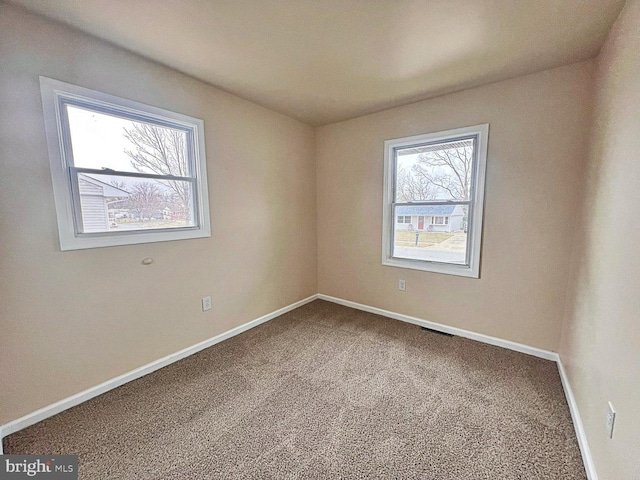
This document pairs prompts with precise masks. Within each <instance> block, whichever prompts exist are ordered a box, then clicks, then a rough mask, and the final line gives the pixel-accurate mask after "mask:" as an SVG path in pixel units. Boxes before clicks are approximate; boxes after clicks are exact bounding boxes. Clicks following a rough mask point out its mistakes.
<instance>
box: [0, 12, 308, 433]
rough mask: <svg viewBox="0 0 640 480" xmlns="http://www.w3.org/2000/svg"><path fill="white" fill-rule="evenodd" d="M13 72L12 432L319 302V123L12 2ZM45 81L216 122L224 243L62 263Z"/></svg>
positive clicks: (8, 104) (8, 88)
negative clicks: (182, 352) (36, 415)
mask: <svg viewBox="0 0 640 480" xmlns="http://www.w3.org/2000/svg"><path fill="white" fill-rule="evenodd" d="M0 61H1V66H0V205H1V207H0V208H1V212H2V213H1V214H0V249H1V250H0V271H1V272H2V273H1V275H0V424H1V423H5V422H7V421H10V420H13V419H15V418H17V417H19V416H21V415H23V414H26V413H29V412H32V411H34V410H35V409H37V408H39V407H42V406H45V405H48V404H50V403H52V402H54V401H56V400H59V399H61V398H64V397H66V396H69V395H71V394H74V393H77V392H79V391H81V390H83V389H86V388H88V387H91V386H94V385H96V384H98V383H100V382H102V381H104V380H107V379H109V378H111V377H113V376H116V375H118V374H121V373H123V372H126V371H129V370H132V369H134V368H136V367H139V366H141V365H143V364H145V363H148V362H150V361H153V360H156V359H158V358H160V357H163V356H164V355H167V354H169V353H173V352H175V351H177V350H179V349H181V348H184V347H187V346H190V345H193V344H195V343H197V342H199V341H201V340H204V339H207V338H210V337H212V336H214V335H216V334H218V333H220V332H223V331H226V330H228V329H230V328H232V327H234V326H237V325H240V324H242V323H245V322H247V321H249V320H253V319H255V318H257V317H259V316H261V315H264V314H266V313H269V312H272V311H274V310H276V309H278V308H280V307H283V306H285V305H288V304H291V303H293V302H295V301H297V300H300V299H302V298H305V297H307V296H309V295H312V294H314V293H316V292H317V285H316V221H315V198H314V195H313V193H311V194H310V193H309V192H314V191H315V167H314V158H313V148H314V146H313V145H314V132H313V129H312V128H311V127H309V126H306V125H304V124H302V123H299V122H297V121H294V120H291V119H289V118H287V117H284V116H282V115H279V114H276V113H274V112H271V111H269V110H267V109H264V108H261V107H259V106H256V105H254V104H252V103H250V102H247V101H244V100H241V99H239V98H237V97H234V96H232V95H229V94H226V93H224V92H221V91H220V90H216V89H215V88H212V87H210V86H207V85H205V84H203V83H201V82H198V81H196V80H194V79H191V78H189V77H187V76H185V75H182V74H180V73H177V72H176V71H173V70H171V69H168V68H165V67H162V66H159V65H157V64H155V63H152V62H149V61H147V60H145V59H142V58H140V57H138V56H135V55H132V54H130V53H127V52H125V51H123V50H120V49H117V48H113V47H111V46H109V45H107V44H105V43H103V42H100V41H98V40H96V39H94V38H91V37H89V36H86V35H82V34H79V33H77V32H75V31H73V30H70V29H67V28H65V27H62V26H60V25H58V24H55V23H51V22H49V21H45V20H42V19H40V18H38V17H34V16H31V15H29V14H26V13H24V12H23V11H22V10H18V9H16V8H14V7H11V6H7V5H0ZM38 75H45V76H49V77H52V78H56V79H59V80H63V81H66V82H70V83H75V84H78V85H81V86H85V87H89V88H92V89H96V90H100V91H104V92H106V93H110V94H114V95H119V96H122V97H126V98H130V99H134V100H137V101H141V102H144V103H148V104H151V105H156V106H159V107H162V108H166V109H169V110H174V111H177V112H180V113H184V114H187V115H192V116H195V117H198V118H202V119H203V120H204V122H205V134H206V147H207V169H208V175H209V179H208V181H209V191H210V208H211V224H212V236H211V238H206V239H198V240H185V241H177V242H163V243H153V244H147V245H134V246H124V247H113V248H100V249H93V250H85V251H69V252H61V251H60V248H59V245H58V238H57V226H56V220H55V218H56V215H55V210H54V206H53V193H52V187H51V180H50V175H49V160H48V156H47V146H46V142H45V134H44V124H43V118H42V105H41V100H40V90H39V83H38ZM144 257H153V258H154V260H155V263H154V264H153V265H151V266H142V265H141V264H140V261H141V260H142V259H143V258H144ZM205 295H211V296H212V299H213V310H212V311H210V312H207V313H203V312H201V310H200V298H201V297H203V296H205Z"/></svg>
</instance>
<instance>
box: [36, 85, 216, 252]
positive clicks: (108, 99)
mask: <svg viewBox="0 0 640 480" xmlns="http://www.w3.org/2000/svg"><path fill="white" fill-rule="evenodd" d="M40 92H41V96H42V107H43V113H44V123H45V133H46V137H47V146H48V151H49V165H50V170H51V181H52V184H53V194H54V201H55V207H56V216H57V220H58V234H59V238H60V249H61V250H63V251H66V250H79V249H87V248H99V247H111V246H119V245H132V244H140V243H153V242H164V241H174V240H185V239H191V238H204V237H210V236H211V225H210V217H209V192H208V185H207V169H206V153H205V142H204V122H203V121H202V120H200V119H197V118H194V117H190V116H188V115H183V114H180V113H176V112H172V111H169V110H165V109H162V108H158V107H153V106H151V105H146V104H143V103H141V102H137V101H134V100H128V99H125V98H121V97H117V96H114V95H110V94H107V93H102V92H98V91H95V90H91V89H88V88H84V87H80V86H77V85H72V84H69V83H65V82H61V81H59V80H54V79H51V78H47V77H40ZM63 103H69V104H72V105H78V104H80V105H81V106H85V107H86V106H89V107H90V108H91V109H93V110H95V111H103V112H105V113H108V112H117V113H119V114H123V115H126V116H127V117H128V118H130V119H132V120H136V119H137V120H144V121H151V122H153V123H156V124H159V125H163V124H164V125H166V126H173V127H178V128H181V129H183V130H185V131H187V132H189V133H188V135H190V139H191V141H192V143H193V148H192V150H191V151H190V152H189V160H190V162H192V163H191V166H192V168H193V171H192V172H191V174H192V176H193V177H195V178H193V185H194V188H193V192H194V199H193V207H192V208H193V210H194V212H193V213H194V219H195V220H196V226H188V227H184V228H180V227H178V228H167V229H155V230H149V231H142V230H129V231H122V232H92V233H90V234H88V233H82V232H81V228H78V229H76V225H77V221H78V220H76V219H77V218H78V217H77V212H75V211H74V209H75V208H76V205H77V204H78V201H77V199H75V200H74V195H75V194H76V192H75V190H77V185H76V186H75V189H74V183H75V182H74V180H73V178H72V176H73V174H77V173H78V172H80V173H82V172H83V171H84V170H91V169H85V168H81V167H76V166H75V165H71V164H70V162H69V160H68V159H69V154H68V152H69V151H70V150H69V149H70V145H69V138H70V137H69V132H68V129H69V125H68V120H67V118H66V115H65V114H64V112H62V109H61V106H62V104H63ZM114 173H116V174H117V173H118V172H114ZM129 173H131V172H127V175H129ZM131 176H135V174H132V175H131Z"/></svg>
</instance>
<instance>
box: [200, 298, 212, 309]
mask: <svg viewBox="0 0 640 480" xmlns="http://www.w3.org/2000/svg"><path fill="white" fill-rule="evenodd" d="M207 310H211V297H202V311H203V312H206V311H207Z"/></svg>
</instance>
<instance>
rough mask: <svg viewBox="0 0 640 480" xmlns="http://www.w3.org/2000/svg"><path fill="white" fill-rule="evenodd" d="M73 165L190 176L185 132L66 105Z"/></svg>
mask: <svg viewBox="0 0 640 480" xmlns="http://www.w3.org/2000/svg"><path fill="white" fill-rule="evenodd" d="M67 115H68V117H69V131H70V135H71V147H72V150H73V163H74V166H76V167H80V168H93V169H96V170H101V169H103V168H109V169H111V170H118V171H121V172H141V173H151V174H156V175H175V176H191V174H190V169H189V161H188V158H189V155H188V145H187V132H185V131H184V130H178V129H174V128H169V127H165V126H160V125H153V124H150V123H143V122H138V121H133V120H128V119H126V118H122V117H118V116H115V115H109V114H107V113H103V112H98V111H95V110H90V109H87V108H82V107H78V106H75V105H67Z"/></svg>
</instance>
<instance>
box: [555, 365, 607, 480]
mask: <svg viewBox="0 0 640 480" xmlns="http://www.w3.org/2000/svg"><path fill="white" fill-rule="evenodd" d="M557 363H558V371H559V372H560V380H561V381H562V388H563V389H564V395H565V397H567V404H568V405H569V411H570V412H571V419H572V420H573V428H574V429H575V431H576V438H577V439H578V446H579V447H580V454H581V455H582V463H583V464H584V469H585V471H586V472H587V478H588V479H589V480H598V475H597V474H596V468H595V465H594V464H593V457H592V456H591V450H590V449H589V444H588V443H587V435H586V433H585V431H584V426H583V425H582V418H581V417H580V412H579V411H578V404H577V403H576V399H575V397H574V396H573V391H572V390H571V385H570V384H569V378H568V377H567V372H566V371H565V369H564V366H563V365H562V360H561V359H560V358H558V362H557Z"/></svg>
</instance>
